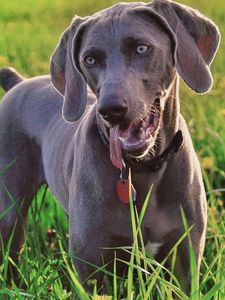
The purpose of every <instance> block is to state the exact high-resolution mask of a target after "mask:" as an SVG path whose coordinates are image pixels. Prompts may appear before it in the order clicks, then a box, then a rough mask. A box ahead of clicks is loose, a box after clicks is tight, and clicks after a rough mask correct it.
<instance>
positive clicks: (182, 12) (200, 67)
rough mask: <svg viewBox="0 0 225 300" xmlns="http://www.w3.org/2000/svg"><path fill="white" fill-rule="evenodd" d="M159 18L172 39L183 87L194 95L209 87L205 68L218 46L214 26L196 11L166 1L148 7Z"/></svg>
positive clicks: (153, 3) (209, 81)
mask: <svg viewBox="0 0 225 300" xmlns="http://www.w3.org/2000/svg"><path fill="white" fill-rule="evenodd" d="M148 6H149V7H151V8H152V9H153V10H154V11H155V12H157V13H158V14H159V15H160V16H162V17H163V18H164V19H165V20H166V22H167V23H168V25H169V27H170V28H171V30H172V31H173V33H174V35H175V37H176V43H177V45H176V47H177V49H176V59H175V61H176V68H177V71H178V73H179V75H180V76H181V78H182V79H183V80H184V81H185V82H186V84H187V85H188V86H189V87H190V88H191V89H193V90H194V91H196V92H198V93H204V92H207V91H208V90H209V89H210V88H211V86H212V75H211V72H210V70H209V66H210V64H211V62H212V60H213V58H214V56H215V53H216V51H217V49H218V46H219V42H220V33H219V30H218V28H217V26H216V25H215V24H214V23H213V22H212V21H211V20H209V19H207V18H206V17H204V16H203V15H201V14H200V13H199V12H198V11H196V10H194V9H191V8H189V7H187V6H185V5H181V4H178V3H176V2H172V1H167V0H154V1H153V2H152V3H150V4H149V5H148Z"/></svg>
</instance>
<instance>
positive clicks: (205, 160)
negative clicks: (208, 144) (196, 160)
mask: <svg viewBox="0 0 225 300" xmlns="http://www.w3.org/2000/svg"><path fill="white" fill-rule="evenodd" d="M201 165H202V167H203V168H204V169H206V170H210V169H212V168H214V166H215V162H214V158H213V157H211V156H206V157H202V158H201Z"/></svg>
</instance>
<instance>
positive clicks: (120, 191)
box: [116, 179, 137, 204]
mask: <svg viewBox="0 0 225 300" xmlns="http://www.w3.org/2000/svg"><path fill="white" fill-rule="evenodd" d="M116 192H117V195H118V198H119V199H120V201H121V202H122V203H124V204H129V181H128V180H125V179H120V180H118V181H117V183H116ZM131 192H132V200H133V201H136V195H137V193H136V191H135V188H134V187H133V185H131Z"/></svg>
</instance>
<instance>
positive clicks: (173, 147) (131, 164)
mask: <svg viewBox="0 0 225 300" xmlns="http://www.w3.org/2000/svg"><path fill="white" fill-rule="evenodd" d="M96 121H97V128H98V132H99V134H100V136H101V138H102V141H103V143H104V144H105V145H106V146H107V147H109V140H108V137H107V133H106V129H105V128H104V129H103V128H102V126H101V124H100V120H99V118H98V116H96ZM183 142H184V138H183V133H182V131H181V130H178V131H177V132H176V134H175V135H174V137H173V139H172V141H171V142H170V143H169V145H168V146H167V148H166V149H165V150H164V151H163V152H162V153H161V154H160V155H159V156H156V157H154V158H153V159H149V160H143V159H142V160H141V159H140V160H137V159H134V158H131V157H125V158H124V162H125V165H126V168H131V169H132V170H134V171H135V172H141V173H142V172H143V173H149V172H155V171H158V170H160V169H161V168H162V165H163V164H164V163H165V162H166V161H167V160H169V159H170V158H171V157H172V156H173V155H174V154H175V153H177V152H178V151H179V150H180V148H181V147H182V145H183Z"/></svg>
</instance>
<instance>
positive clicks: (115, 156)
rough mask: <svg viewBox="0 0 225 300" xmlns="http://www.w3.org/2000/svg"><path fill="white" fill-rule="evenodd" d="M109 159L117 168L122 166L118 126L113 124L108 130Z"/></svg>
mask: <svg viewBox="0 0 225 300" xmlns="http://www.w3.org/2000/svg"><path fill="white" fill-rule="evenodd" d="M109 144H110V159H111V161H112V164H113V165H114V166H115V167H116V168H118V169H121V168H122V148H121V142H120V140H119V126H115V127H113V128H111V129H110V131H109Z"/></svg>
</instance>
